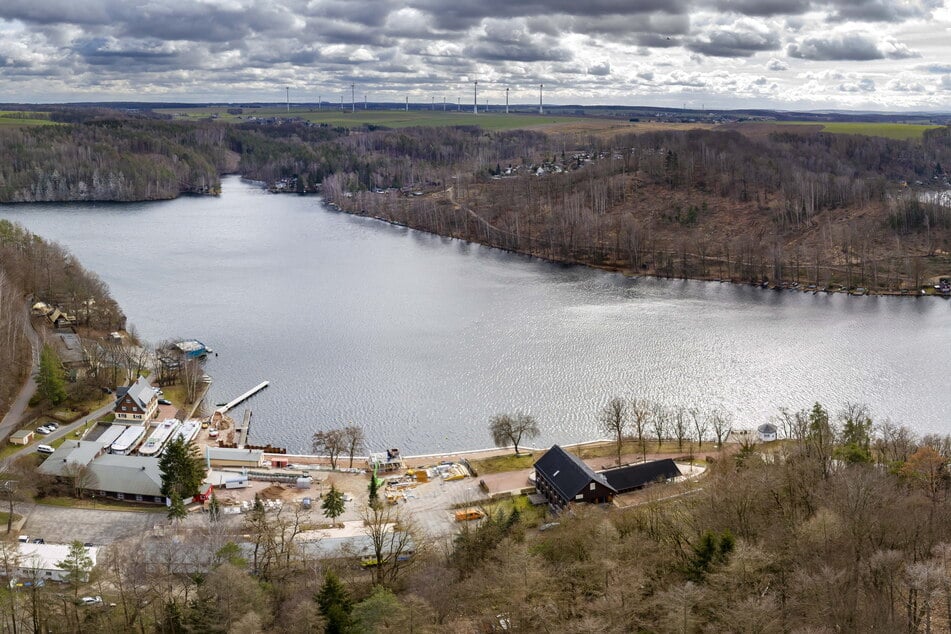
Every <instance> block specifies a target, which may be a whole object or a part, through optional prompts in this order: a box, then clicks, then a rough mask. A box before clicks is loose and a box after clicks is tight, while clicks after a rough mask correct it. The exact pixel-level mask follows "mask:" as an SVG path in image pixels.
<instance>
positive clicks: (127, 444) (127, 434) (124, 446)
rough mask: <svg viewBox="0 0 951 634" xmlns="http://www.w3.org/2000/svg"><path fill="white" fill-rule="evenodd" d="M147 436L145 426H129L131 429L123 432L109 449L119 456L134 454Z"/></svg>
mask: <svg viewBox="0 0 951 634" xmlns="http://www.w3.org/2000/svg"><path fill="white" fill-rule="evenodd" d="M144 435H145V425H129V428H128V429H126V430H125V431H124V432H122V435H121V436H119V438H117V439H116V441H115V442H114V443H112V446H111V447H109V451H110V452H111V453H114V454H116V455H117V456H125V455H128V454H130V453H132V450H133V449H135V446H136V445H137V444H139V441H140V440H142V436H144Z"/></svg>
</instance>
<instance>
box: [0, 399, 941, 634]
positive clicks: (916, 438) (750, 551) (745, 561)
mask: <svg viewBox="0 0 951 634" xmlns="http://www.w3.org/2000/svg"><path fill="white" fill-rule="evenodd" d="M623 406H624V408H629V407H633V405H631V403H630V402H629V401H624V402H623ZM618 407H620V406H619V405H618V404H617V403H613V402H609V403H607V406H606V407H605V409H604V412H603V414H604V417H605V420H607V419H608V418H611V417H613V416H614V415H615V413H616V411H617V408H618ZM775 420H776V422H777V425H778V426H779V427H780V428H781V429H782V430H783V432H784V435H788V437H789V439H788V440H786V441H784V442H781V443H774V444H773V445H770V446H768V447H766V448H763V447H761V446H757V445H754V444H750V445H745V446H742V447H738V448H737V447H732V448H731V449H729V450H726V449H725V450H723V451H722V452H717V453H716V454H715V455H714V456H712V457H711V458H709V459H708V460H707V473H706V475H705V476H704V477H703V479H702V480H701V481H700V482H699V483H690V482H686V483H684V484H681V485H668V486H667V487H666V488H663V489H654V488H648V489H647V490H646V491H645V492H644V494H643V495H642V496H641V497H640V498H639V503H637V504H635V505H633V506H629V507H608V508H601V507H598V506H584V505H579V506H575V507H573V508H572V510H571V511H570V512H567V513H562V514H561V515H560V516H558V517H557V518H556V522H555V523H552V522H550V519H551V518H549V517H545V516H544V515H542V514H539V513H538V512H537V511H536V510H534V509H532V508H531V507H530V506H527V505H520V504H512V503H503V504H498V505H496V506H489V507H486V510H487V517H486V518H485V519H484V520H482V521H480V522H478V523H471V524H470V523H467V524H466V525H465V526H463V527H461V528H460V530H459V531H458V532H457V533H456V534H455V535H454V536H453V537H451V538H450V539H448V540H446V541H432V540H431V539H428V538H427V537H426V534H425V533H424V532H422V531H421V530H420V529H419V527H418V526H416V525H415V524H414V522H413V519H412V517H410V516H408V515H407V514H406V513H405V512H404V510H403V508H402V507H400V506H393V505H388V504H379V503H378V504H371V503H370V502H369V497H368V498H367V500H366V501H361V502H360V504H361V508H362V509H363V510H362V511H361V513H362V517H363V520H364V531H365V533H366V535H367V539H368V540H369V542H370V543H371V544H372V550H373V552H374V554H376V555H378V557H377V560H376V564H374V565H369V566H364V565H361V563H360V558H359V557H357V556H355V555H349V556H347V555H344V556H342V557H336V556H334V557H328V556H325V555H320V554H316V553H315V552H314V551H313V550H309V549H307V548H304V547H302V545H301V544H302V543H301V542H300V541H299V540H298V537H299V536H300V534H301V532H302V531H303V530H305V525H304V520H303V518H304V516H303V515H302V514H301V512H300V509H298V508H288V506H285V508H283V509H282V510H280V511H277V512H275V511H266V510H265V509H264V507H263V505H262V504H260V503H259V501H256V503H255V505H254V509H252V511H251V512H250V513H248V514H247V515H246V516H245V518H244V519H243V520H242V521H241V522H240V523H239V524H237V525H230V526H231V527H230V528H229V524H227V523H225V522H222V521H220V520H218V519H216V518H215V517H214V516H212V515H211V514H208V517H207V520H206V525H205V526H204V527H203V528H193V529H191V531H190V532H189V533H188V534H187V537H184V536H183V535H181V534H174V535H168V536H166V537H161V536H159V537H144V536H143V537H140V538H135V539H132V540H129V541H125V542H122V543H119V544H115V545H113V546H110V547H108V548H106V549H105V550H104V551H103V552H102V553H100V558H99V565H98V566H97V568H96V569H95V570H94V571H93V572H92V575H91V577H90V579H89V581H88V582H86V583H82V582H78V581H77V582H76V583H74V584H73V585H70V586H68V587H65V588H61V587H52V586H51V585H47V586H43V587H24V588H20V589H18V590H11V589H9V588H7V587H6V586H4V587H3V588H2V589H0V602H2V604H3V606H4V607H3V609H0V630H2V631H7V632H12V631H18V632H31V631H93V630H94V631H100V632H124V631H139V632H167V633H177V632H182V633H184V632H291V633H296V632H301V633H304V632H308V633H309V632H352V633H362V632H408V631H413V632H443V631H454V632H482V631H506V630H509V631H557V632H578V633H580V632H593V631H597V632H608V633H611V632H618V633H620V632H631V631H657V632H690V633H692V632H697V633H701V632H710V631H732V632H765V633H771V632H777V633H778V632H819V631H850V632H899V631H901V632H930V631H944V630H946V629H947V627H948V624H949V623H951V607H949V606H951V521H949V520H951V500H949V497H948V493H949V485H951V476H949V470H948V461H949V459H951V439H949V437H947V436H943V437H942V436H934V435H931V436H920V435H917V434H915V433H914V432H912V431H911V430H910V429H908V428H906V427H902V426H899V425H896V424H893V423H889V422H876V421H874V420H873V419H872V417H871V415H870V414H869V412H868V411H867V410H866V409H865V408H863V407H860V406H847V407H845V408H843V410H842V411H841V412H838V413H832V412H830V411H829V410H827V409H826V408H825V407H823V406H822V405H821V404H816V405H814V406H813V407H811V408H808V409H804V410H801V411H786V410H781V411H780V413H779V415H777V417H776V419H775ZM338 502H339V500H334V501H331V503H330V504H329V505H328V508H327V509H325V513H324V514H325V516H326V517H328V518H331V519H333V518H334V517H336V516H338V515H339V513H338V511H337V509H338ZM392 524H397V525H399V526H400V527H402V528H404V529H406V530H405V531H403V532H400V533H399V535H396V534H395V533H393V532H392V531H389V530H387V529H385V528H383V527H385V526H388V525H392ZM542 528H544V530H540V529H542ZM407 536H410V537H411V538H412V540H411V541H412V548H410V545H409V541H407V540H409V537H407ZM410 552H412V555H410ZM14 563H15V562H14V559H13V555H12V549H10V548H8V547H6V546H3V547H0V566H6V567H8V568H9V567H10V566H13V565H14ZM74 563H75V564H76V566H77V571H78V573H83V572H85V567H84V566H83V564H82V562H81V561H78V560H77V561H75V562H74ZM377 564H379V565H377ZM77 579H78V576H77ZM80 593H89V594H94V595H101V596H102V597H103V598H104V600H105V601H106V602H107V605H106V606H105V607H95V608H94V607H88V608H87V607H84V606H80V605H77V604H76V603H75V602H74V601H72V600H66V601H64V600H62V597H63V596H64V595H65V596H66V597H69V598H71V597H74V596H80ZM108 603H115V604H116V605H115V606H114V607H108ZM14 622H16V623H17V626H16V627H19V629H16V630H14V627H15V626H14Z"/></svg>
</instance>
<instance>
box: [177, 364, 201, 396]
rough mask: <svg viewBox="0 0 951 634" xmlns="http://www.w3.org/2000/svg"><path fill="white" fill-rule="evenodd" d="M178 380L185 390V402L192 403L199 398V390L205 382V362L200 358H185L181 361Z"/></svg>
mask: <svg viewBox="0 0 951 634" xmlns="http://www.w3.org/2000/svg"><path fill="white" fill-rule="evenodd" d="M179 378H180V380H181V383H182V387H184V388H185V400H186V401H187V402H188V403H194V402H195V401H197V400H198V397H199V396H201V388H202V385H204V382H205V362H204V360H203V359H200V358H190V359H189V358H185V359H182V360H181V371H180V373H179Z"/></svg>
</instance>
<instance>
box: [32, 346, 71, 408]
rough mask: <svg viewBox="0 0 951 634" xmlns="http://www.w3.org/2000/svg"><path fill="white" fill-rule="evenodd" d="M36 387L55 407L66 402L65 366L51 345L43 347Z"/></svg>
mask: <svg viewBox="0 0 951 634" xmlns="http://www.w3.org/2000/svg"><path fill="white" fill-rule="evenodd" d="M36 385H37V389H38V390H39V393H40V395H41V396H42V397H43V398H45V399H46V400H47V401H49V402H50V403H52V404H53V405H59V404H60V403H62V402H63V401H65V400H66V378H65V375H64V373H63V365H62V363H61V362H60V360H59V357H58V356H57V355H56V351H55V350H53V348H51V347H50V346H49V345H45V346H43V351H42V352H41V353H40V369H39V371H38V372H37V375H36Z"/></svg>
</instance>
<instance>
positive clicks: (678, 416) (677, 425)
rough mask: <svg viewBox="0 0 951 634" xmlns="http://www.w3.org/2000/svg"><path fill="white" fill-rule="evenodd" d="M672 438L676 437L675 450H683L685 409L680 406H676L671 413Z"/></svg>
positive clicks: (685, 420)
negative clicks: (672, 413)
mask: <svg viewBox="0 0 951 634" xmlns="http://www.w3.org/2000/svg"><path fill="white" fill-rule="evenodd" d="M673 423H674V424H673V428H674V438H676V439H677V451H683V450H684V438H686V437H687V426H688V421H687V411H686V410H685V409H684V408H683V407H682V406H677V408H676V409H675V410H674V415H673Z"/></svg>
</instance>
